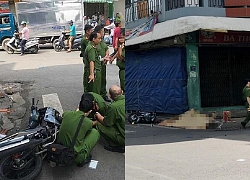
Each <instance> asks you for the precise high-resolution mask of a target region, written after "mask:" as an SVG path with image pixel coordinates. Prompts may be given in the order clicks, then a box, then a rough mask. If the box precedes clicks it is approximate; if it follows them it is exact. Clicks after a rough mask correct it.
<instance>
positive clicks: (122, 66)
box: [116, 48, 125, 70]
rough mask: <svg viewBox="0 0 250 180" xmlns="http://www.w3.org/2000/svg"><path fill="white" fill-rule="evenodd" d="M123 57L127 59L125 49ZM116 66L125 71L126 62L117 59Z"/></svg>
mask: <svg viewBox="0 0 250 180" xmlns="http://www.w3.org/2000/svg"><path fill="white" fill-rule="evenodd" d="M122 57H124V58H125V48H123V49H122ZM116 65H117V66H118V67H119V69H121V70H124V69H125V61H124V60H120V59H119V58H117V61H116Z"/></svg>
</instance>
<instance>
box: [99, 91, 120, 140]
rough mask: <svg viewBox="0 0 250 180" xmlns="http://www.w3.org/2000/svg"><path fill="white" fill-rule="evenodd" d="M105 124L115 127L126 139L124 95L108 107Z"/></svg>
mask: <svg viewBox="0 0 250 180" xmlns="http://www.w3.org/2000/svg"><path fill="white" fill-rule="evenodd" d="M103 122H104V124H105V125H106V126H113V127H114V128H115V129H116V130H117V132H119V133H120V135H121V136H122V137H124V138H125V97H124V96H123V95H121V96H119V97H118V98H117V99H116V100H115V101H114V102H113V103H111V104H110V105H109V106H108V110H107V113H106V115H105V116H104V119H103Z"/></svg>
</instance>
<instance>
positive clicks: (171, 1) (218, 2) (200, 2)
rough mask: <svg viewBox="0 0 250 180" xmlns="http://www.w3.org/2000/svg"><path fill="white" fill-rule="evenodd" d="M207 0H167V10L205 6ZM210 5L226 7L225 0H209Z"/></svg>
mask: <svg viewBox="0 0 250 180" xmlns="http://www.w3.org/2000/svg"><path fill="white" fill-rule="evenodd" d="M205 1H206V0H165V2H166V11H169V10H172V9H177V8H182V7H204V4H205ZM207 3H208V5H207V6H208V7H217V8H223V7H224V0H208V2H207Z"/></svg>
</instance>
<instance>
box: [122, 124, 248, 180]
mask: <svg viewBox="0 0 250 180" xmlns="http://www.w3.org/2000/svg"><path fill="white" fill-rule="evenodd" d="M249 141H250V129H246V130H235V131H215V130H185V129H174V128H167V127H159V126H154V127H150V126H149V125H141V124H140V125H129V124H127V125H126V157H125V158H126V161H125V162H126V163H125V174H126V176H125V177H126V178H125V179H126V180H147V179H148V180H211V179H215V180H227V179H230V180H239V179H241V180H248V179H250V178H249V172H248V171H249V166H250V154H249V151H250V142H249Z"/></svg>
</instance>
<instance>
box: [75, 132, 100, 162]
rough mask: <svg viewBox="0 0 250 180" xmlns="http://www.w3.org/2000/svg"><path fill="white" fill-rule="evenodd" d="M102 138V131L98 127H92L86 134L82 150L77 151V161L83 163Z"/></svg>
mask: <svg viewBox="0 0 250 180" xmlns="http://www.w3.org/2000/svg"><path fill="white" fill-rule="evenodd" d="M99 138H100V133H99V132H98V131H97V130H96V129H91V131H90V132H89V133H88V134H87V135H86V137H85V139H84V142H83V145H82V147H83V148H82V150H81V151H80V152H78V153H77V157H76V159H75V162H76V163H81V162H83V161H84V160H85V159H87V157H88V156H89V155H90V152H91V151H92V149H93V148H94V147H95V145H96V143H97V142H98V140H99Z"/></svg>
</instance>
